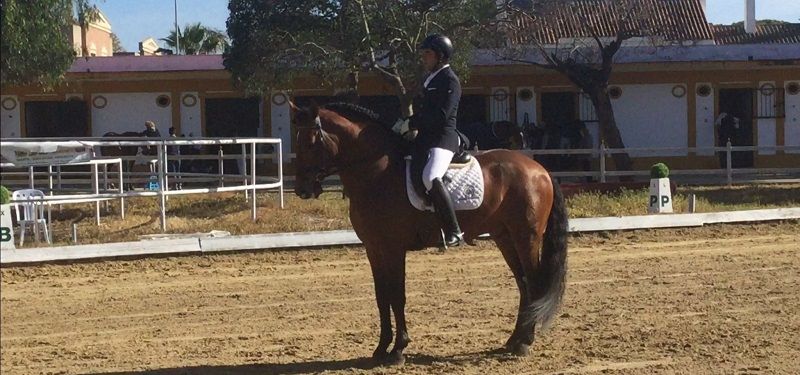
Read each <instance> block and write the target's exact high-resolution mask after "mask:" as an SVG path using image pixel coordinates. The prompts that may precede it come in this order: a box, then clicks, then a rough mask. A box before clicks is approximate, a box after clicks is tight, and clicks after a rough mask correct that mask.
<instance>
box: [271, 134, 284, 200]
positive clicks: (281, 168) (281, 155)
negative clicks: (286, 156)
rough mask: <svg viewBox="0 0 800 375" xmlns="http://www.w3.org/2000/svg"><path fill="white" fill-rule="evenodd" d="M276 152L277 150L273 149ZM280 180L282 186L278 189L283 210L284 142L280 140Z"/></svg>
mask: <svg viewBox="0 0 800 375" xmlns="http://www.w3.org/2000/svg"><path fill="white" fill-rule="evenodd" d="M272 150H273V152H275V149H274V148H273V149H272ZM277 150H278V178H279V179H280V180H281V186H280V188H278V190H279V193H280V196H281V209H283V184H284V181H283V140H278V148H277Z"/></svg>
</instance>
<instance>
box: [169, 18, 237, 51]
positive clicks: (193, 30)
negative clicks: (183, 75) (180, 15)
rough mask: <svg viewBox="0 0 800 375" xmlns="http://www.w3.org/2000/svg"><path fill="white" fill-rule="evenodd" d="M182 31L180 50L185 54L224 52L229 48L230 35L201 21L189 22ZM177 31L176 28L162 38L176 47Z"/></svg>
mask: <svg viewBox="0 0 800 375" xmlns="http://www.w3.org/2000/svg"><path fill="white" fill-rule="evenodd" d="M178 32H179V33H180V34H179V35H180V36H179V38H180V40H179V41H180V47H181V48H180V51H176V52H177V53H181V52H183V54H185V55H201V54H202V55H205V54H210V53H219V52H223V51H224V50H225V49H226V48H228V46H229V44H228V37H227V36H225V34H224V33H223V32H222V31H219V30H217V29H214V28H211V27H207V26H203V25H202V24H200V22H197V23H194V24H187V25H186V26H185V27H184V28H183V32H181V30H178ZM175 35H176V32H175V30H173V31H171V32H170V33H169V36H167V37H166V38H161V40H162V41H164V42H165V43H166V44H167V46H169V47H171V48H176V44H177V43H176V38H175Z"/></svg>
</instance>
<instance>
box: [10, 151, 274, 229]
mask: <svg viewBox="0 0 800 375" xmlns="http://www.w3.org/2000/svg"><path fill="white" fill-rule="evenodd" d="M76 140H77V141H80V142H81V143H82V144H83V145H84V146H86V147H88V148H93V149H94V151H95V152H94V154H95V155H97V154H99V153H98V152H96V151H97V150H96V147H114V146H116V147H137V148H138V147H140V146H149V147H154V148H156V154H155V155H152V156H146V159H148V161H149V162H150V165H151V166H152V172H151V173H146V174H147V175H148V176H150V175H152V174H154V173H155V174H157V186H158V188H157V189H156V190H153V191H135V190H130V191H124V189H123V186H124V185H125V182H126V177H127V178H130V177H131V176H132V175H131V174H128V176H125V173H122V172H121V171H122V162H124V161H130V160H137V159H141V156H131V157H119V158H114V159H103V158H99V159H94V160H93V161H92V162H90V163H86V164H91V166H92V170H91V171H90V173H91V174H92V178H91V184H92V185H93V189H91V190H92V191H90V192H88V193H87V194H58V195H56V194H54V192H56V191H58V192H59V193H61V192H63V191H65V190H68V189H65V188H64V186H63V185H62V181H63V177H64V174H66V173H69V174H71V175H74V174H80V173H85V172H62V171H61V166H53V165H40V166H31V167H26V168H22V169H23V170H22V171H19V169H20V168H19V167H15V166H14V165H13V164H10V163H3V164H2V165H0V167H2V169H3V170H4V171H3V172H2V173H1V174H0V175H2V177H3V184H4V185H8V186H14V185H25V184H26V182H27V185H28V186H27V187H29V188H36V187H37V181H38V182H39V183H40V184H39V186H42V185H41V184H43V183H45V182H46V183H47V187H48V188H47V189H41V188H40V190H46V191H48V192H49V194H50V195H49V196H47V197H45V199H44V200H43V201H42V204H48V205H55V204H65V203H79V202H95V204H96V213H95V215H96V222H98V223H99V220H100V201H103V200H110V199H120V210H121V212H120V214H121V215H122V216H123V217H124V215H125V201H124V199H125V198H129V197H155V196H157V197H159V198H160V205H159V208H160V214H161V228H162V230H163V231H166V226H167V218H166V199H167V197H168V196H170V195H185V194H199V193H215V192H227V191H244V192H245V195H246V197H247V199H248V200H250V202H251V203H252V206H251V217H252V219H253V220H255V219H256V204H257V203H256V191H258V190H263V189H278V191H279V193H280V194H279V199H280V206H281V208H283V207H284V200H283V192H284V185H283V183H284V179H283V159H282V148H281V140H280V139H278V138H203V139H191V140H188V139H159V140H154V139H153V138H149V139H148V138H133V139H131V138H118V139H116V140H109V138H79V139H64V138H46V139H41V138H37V139H32V138H27V139H19V138H18V139H13V140H11V139H9V140H6V139H4V140H3V143H2V147H14V146H25V145H29V144H41V143H46V142H64V141H76ZM259 144H269V145H273V149H272V153H271V155H262V157H259V156H258V155H257V147H256V146H257V145H259ZM204 145H205V146H209V145H241V146H242V155H234V156H232V158H236V159H237V160H238V159H241V160H243V161H248V160H249V165H250V174H249V175H248V174H247V167H246V166H245V168H243V171H242V173H241V174H240V175H235V176H234V175H227V176H226V175H225V174H224V170H223V171H221V172H220V173H219V174H218V175H216V176H215V178H219V179H220V186H218V187H203V188H187V189H181V190H169V177H170V176H169V175H172V177H174V178H177V179H179V180H180V179H183V178H185V177H202V176H198V175H202V174H194V176H181V173H180V172H177V173H169V174H168V173H167V165H168V163H169V159H170V158H172V159H173V160H177V159H180V160H191V159H197V160H205V159H208V156H209V155H196V156H197V158H192V157H176V156H171V155H168V153H167V147H170V146H172V147H180V146H204ZM210 156H211V157H214V158H219V157H222V155H221V154H219V155H217V156H214V155H210ZM263 156H268V157H266V158H269V159H273V160H277V163H276V165H277V176H257V175H256V170H257V169H256V160H257V159H265V157H263ZM228 159H230V158H228ZM104 160H105V161H109V160H111V161H113V163H114V164H117V165H118V167H119V168H120V169H119V172H118V173H119V175H118V180H117V181H118V183H119V186H118V187H116V189H114V190H113V191H112V190H110V189H109V179H108V170H107V169H105V170H104V172H103V176H104V181H103V183H104V190H103V192H100V189H99V171H98V165H104V166H106V165H107V164H106V163H103V162H102V161H104ZM120 160H121V161H120ZM221 160H223V159H220V165H222V161H221ZM76 165H80V163H79V164H76ZM35 167H46V168H47V171H46V172H38V171H35ZM54 167H55V170H54ZM7 169H18V171H6V170H7ZM15 176H16V177H18V178H17V179H14V178H13V177H15ZM20 176H27V181H26V180H25V179H23V178H19V177H20ZM37 176H38V177H40V178H39V179H38V180H37ZM42 177H43V178H42ZM226 177H229V181H230V180H231V179H233V180H234V181H241V182H242V184H241V185H235V186H224V182H223V181H224V180H225V178H226ZM85 182H86V180H78V181H74V180H71V183H72V184H75V183H85ZM71 190H73V191H75V190H76V189H71ZM87 190H89V189H87ZM87 190H80V189H77V191H78V192H81V191H84V192H85V191H87ZM12 203H14V202H12Z"/></svg>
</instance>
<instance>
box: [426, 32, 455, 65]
mask: <svg viewBox="0 0 800 375" xmlns="http://www.w3.org/2000/svg"><path fill="white" fill-rule="evenodd" d="M419 49H429V50H432V51H433V52H436V54H438V55H439V58H440V59H443V60H450V57H451V56H453V43H452V42H451V41H450V38H448V37H446V36H444V35H441V34H431V35H428V37H426V38H425V40H423V41H422V44H420V46H419Z"/></svg>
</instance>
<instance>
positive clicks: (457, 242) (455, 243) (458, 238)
mask: <svg viewBox="0 0 800 375" xmlns="http://www.w3.org/2000/svg"><path fill="white" fill-rule="evenodd" d="M439 233H440V234H441V235H442V246H443V247H442V251H447V249H448V248H451V247H459V246H461V245H462V244H463V243H464V233H458V234H455V235H453V238H451V239H450V241H448V238H447V237H448V236H447V235H445V234H444V230H440V231H439Z"/></svg>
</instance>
